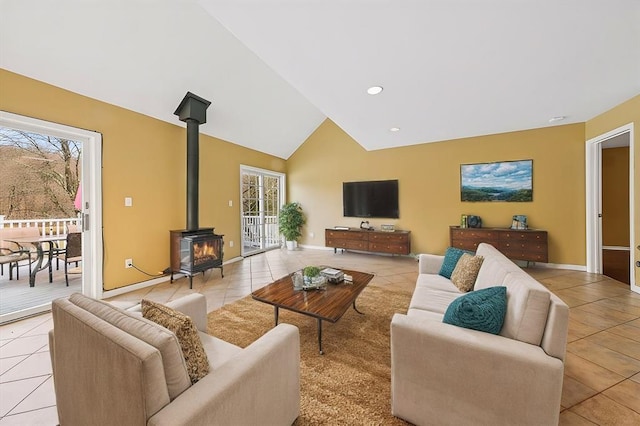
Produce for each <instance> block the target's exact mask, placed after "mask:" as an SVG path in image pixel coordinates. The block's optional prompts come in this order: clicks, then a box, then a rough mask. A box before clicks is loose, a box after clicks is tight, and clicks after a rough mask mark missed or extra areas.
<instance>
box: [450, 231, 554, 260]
mask: <svg viewBox="0 0 640 426" xmlns="http://www.w3.org/2000/svg"><path fill="white" fill-rule="evenodd" d="M449 234H450V240H451V241H450V245H451V246H452V247H457V248H461V249H464V250H472V251H475V250H476V248H477V247H478V244H480V243H489V244H491V245H492V246H494V247H495V248H497V249H498V250H500V251H501V252H502V254H504V255H505V256H507V257H508V258H509V259H513V260H526V261H527V262H545V263H546V262H548V261H549V254H548V246H547V231H541V230H538V229H509V228H460V227H459V226H451V227H449Z"/></svg>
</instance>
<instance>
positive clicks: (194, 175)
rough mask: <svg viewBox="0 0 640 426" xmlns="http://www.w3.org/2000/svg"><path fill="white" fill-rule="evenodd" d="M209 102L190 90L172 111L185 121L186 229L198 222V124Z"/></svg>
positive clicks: (202, 121) (195, 225)
mask: <svg viewBox="0 0 640 426" xmlns="http://www.w3.org/2000/svg"><path fill="white" fill-rule="evenodd" d="M209 105H211V102H209V101H207V100H206V99H203V98H201V97H199V96H197V95H194V94H193V93H191V92H187V94H186V95H185V97H184V98H183V99H182V102H180V105H178V108H177V109H176V111H175V112H174V114H175V115H177V116H178V118H179V119H180V121H184V122H185V123H187V230H190V231H195V230H197V229H198V228H199V226H200V225H199V223H198V208H199V202H198V193H199V172H200V140H199V136H200V125H201V124H204V123H206V122H207V108H209Z"/></svg>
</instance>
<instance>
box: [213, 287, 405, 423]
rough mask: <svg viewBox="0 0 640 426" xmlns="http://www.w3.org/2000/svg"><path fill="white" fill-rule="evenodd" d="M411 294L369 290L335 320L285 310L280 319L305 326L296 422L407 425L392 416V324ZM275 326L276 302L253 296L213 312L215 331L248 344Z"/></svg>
mask: <svg viewBox="0 0 640 426" xmlns="http://www.w3.org/2000/svg"><path fill="white" fill-rule="evenodd" d="M410 299H411V294H410V293H409V292H406V291H404V292H403V291H399V290H394V289H384V288H382V287H378V286H368V287H367V288H365V289H364V290H363V291H362V293H361V294H360V296H359V297H358V300H357V301H356V306H357V308H358V310H359V311H360V312H363V313H364V315H360V314H358V313H357V312H355V311H354V310H353V309H352V308H349V310H348V311H347V312H346V313H345V314H344V316H343V317H342V318H341V319H340V320H339V321H338V322H337V323H335V324H332V323H330V322H326V321H323V324H322V349H323V351H324V355H320V354H319V353H318V335H317V321H316V319H315V318H311V317H308V316H305V315H301V314H296V313H294V312H290V311H287V310H284V309H281V310H280V322H285V323H289V324H293V325H295V326H297V327H298V328H299V329H300V358H301V359H300V363H301V365H300V372H301V408H300V417H298V419H297V420H296V422H295V423H294V424H295V425H300V426H301V425H406V424H407V423H406V422H404V421H402V420H400V419H398V418H395V417H393V416H392V415H391V353H390V340H389V338H390V325H391V317H392V316H393V314H394V313H396V312H401V313H405V312H406V310H407V307H408V306H409V300H410ZM273 325H274V315H273V306H271V305H267V304H265V303H262V302H258V301H255V300H253V299H252V298H251V296H248V297H245V298H244V299H241V300H239V301H237V302H235V303H232V304H229V305H226V306H224V307H223V308H221V309H218V310H216V311H213V312H211V313H209V333H210V334H212V335H214V336H216V337H218V338H221V339H223V340H226V341H227V342H230V343H233V344H235V345H238V346H241V347H246V346H248V345H249V344H250V343H251V342H253V341H254V340H256V339H257V338H258V337H260V336H262V335H263V334H264V333H265V332H267V331H268V330H269V329H270V328H272V327H273Z"/></svg>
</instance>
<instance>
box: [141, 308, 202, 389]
mask: <svg viewBox="0 0 640 426" xmlns="http://www.w3.org/2000/svg"><path fill="white" fill-rule="evenodd" d="M141 306H142V316H143V317H144V318H147V319H149V320H151V321H153V322H155V323H157V324H160V325H161V326H163V327H165V328H166V329H168V330H169V331H171V332H173V333H174V334H175V335H176V337H177V338H178V342H180V347H181V348H182V354H183V356H184V360H185V362H186V364H187V372H188V373H189V378H190V379H191V383H196V382H197V381H198V380H200V379H202V378H203V377H204V376H206V375H207V374H208V373H209V359H208V358H207V354H206V352H205V351H204V347H203V346H202V341H201V340H200V336H199V335H198V329H197V328H196V326H195V324H194V322H193V321H192V320H191V318H189V317H188V316H186V315H185V314H183V313H181V312H178V311H176V310H175V309H171V308H170V307H168V306H165V305H162V304H160V303H156V302H152V301H151V300H146V299H142V302H141Z"/></svg>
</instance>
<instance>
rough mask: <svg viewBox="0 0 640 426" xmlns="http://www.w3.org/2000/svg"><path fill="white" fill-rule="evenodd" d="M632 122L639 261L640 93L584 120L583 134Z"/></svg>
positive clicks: (639, 278)
mask: <svg viewBox="0 0 640 426" xmlns="http://www.w3.org/2000/svg"><path fill="white" fill-rule="evenodd" d="M629 123H633V144H634V154H633V171H632V173H633V180H634V183H635V187H634V193H633V201H632V202H633V206H634V212H635V213H634V218H633V223H634V238H635V246H636V247H632V248H631V250H632V253H633V256H634V259H635V260H634V261H635V262H638V261H640V250H638V249H637V246H638V245H639V244H640V220H639V219H638V216H639V215H640V95H638V96H635V97H633V98H631V99H629V100H628V101H626V102H623V103H621V104H620V105H618V106H616V107H614V108H612V109H610V110H609V111H607V112H604V113H602V114H600V115H598V116H597V117H594V118H592V119H591V120H588V121H587V122H586V126H585V135H586V137H587V140H588V139H593V138H595V137H598V136H600V135H602V134H605V133H607V132H609V131H611V130H614V129H617V128H618V127H621V126H624V125H627V124H629ZM635 271H636V272H635V278H636V281H635V282H636V285H639V284H640V268H635Z"/></svg>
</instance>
